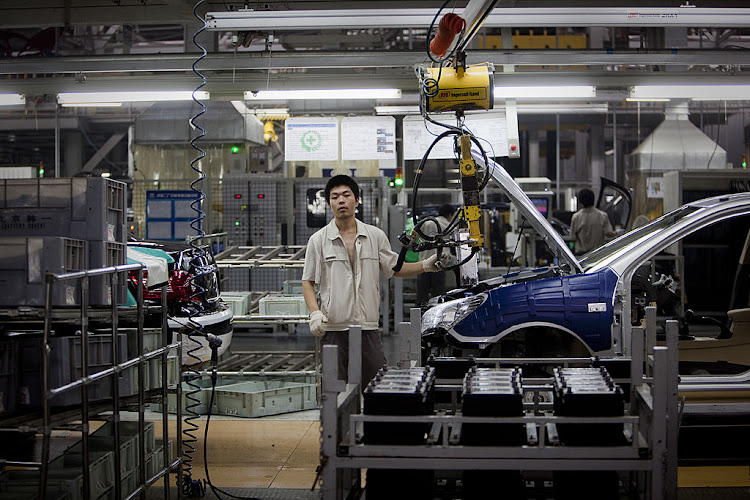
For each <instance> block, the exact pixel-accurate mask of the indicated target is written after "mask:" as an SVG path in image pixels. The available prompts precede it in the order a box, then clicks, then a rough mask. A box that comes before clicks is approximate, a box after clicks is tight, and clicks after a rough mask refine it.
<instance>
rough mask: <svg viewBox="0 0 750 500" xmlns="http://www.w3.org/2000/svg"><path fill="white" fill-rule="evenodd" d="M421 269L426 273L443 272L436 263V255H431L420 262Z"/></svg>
mask: <svg viewBox="0 0 750 500" xmlns="http://www.w3.org/2000/svg"><path fill="white" fill-rule="evenodd" d="M422 269H424V272H426V273H437V272H440V271H442V270H443V268H442V267H440V264H439V263H438V256H437V254H434V255H431V256H429V257H427V258H426V259H425V260H423V261H422Z"/></svg>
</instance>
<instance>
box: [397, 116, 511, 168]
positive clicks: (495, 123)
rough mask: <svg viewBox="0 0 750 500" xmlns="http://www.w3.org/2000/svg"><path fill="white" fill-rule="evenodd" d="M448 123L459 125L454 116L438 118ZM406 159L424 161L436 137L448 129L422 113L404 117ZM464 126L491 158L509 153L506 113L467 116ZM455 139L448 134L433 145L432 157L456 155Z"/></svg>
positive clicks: (440, 157) (441, 157) (452, 156)
mask: <svg viewBox="0 0 750 500" xmlns="http://www.w3.org/2000/svg"><path fill="white" fill-rule="evenodd" d="M437 121H439V122H441V123H445V124H446V125H453V126H455V125H456V119H455V118H454V117H448V116H446V117H443V118H440V119H439V120H437ZM403 125H404V159H405V160H421V159H422V156H424V154H425V151H427V148H429V147H430V144H432V141H434V140H435V138H436V137H437V136H438V135H440V134H442V133H443V132H445V131H446V130H448V129H447V128H445V127H440V126H439V125H434V124H432V123H430V122H428V121H426V120H424V118H422V117H421V116H405V117H404V124H403ZM464 128H466V129H468V130H469V131H470V132H471V133H472V134H474V136H475V137H476V138H477V139H478V141H479V143H480V144H481V145H482V148H484V150H485V152H486V153H487V156H488V157H499V156H500V157H501V156H508V124H507V121H506V119H505V113H504V112H487V113H482V114H471V115H466V120H465V121H464ZM454 157H455V154H454V153H453V138H452V137H446V138H445V139H443V140H441V141H440V142H439V143H437V144H436V145H435V147H434V148H432V151H431V152H430V158H431V159H449V158H454Z"/></svg>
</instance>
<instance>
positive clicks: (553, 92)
mask: <svg viewBox="0 0 750 500" xmlns="http://www.w3.org/2000/svg"><path fill="white" fill-rule="evenodd" d="M494 90H495V100H498V99H563V98H568V97H578V98H590V97H596V87H594V86H593V85H574V86H551V87H495V89H494Z"/></svg>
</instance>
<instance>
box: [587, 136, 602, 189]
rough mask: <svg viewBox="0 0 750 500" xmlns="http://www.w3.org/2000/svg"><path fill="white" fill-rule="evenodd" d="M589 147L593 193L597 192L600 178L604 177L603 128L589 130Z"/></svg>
mask: <svg viewBox="0 0 750 500" xmlns="http://www.w3.org/2000/svg"><path fill="white" fill-rule="evenodd" d="M589 137H590V140H589V145H590V148H591V153H590V157H591V175H590V178H591V180H590V183H591V186H592V188H593V189H594V192H595V193H597V192H599V186H600V184H601V177H603V176H604V127H592V128H591V129H589Z"/></svg>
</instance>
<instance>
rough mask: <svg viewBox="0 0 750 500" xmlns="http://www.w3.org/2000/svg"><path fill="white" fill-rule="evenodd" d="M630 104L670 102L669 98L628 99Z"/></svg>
mask: <svg viewBox="0 0 750 500" xmlns="http://www.w3.org/2000/svg"><path fill="white" fill-rule="evenodd" d="M625 100H626V101H628V102H669V98H668V97H626V98H625Z"/></svg>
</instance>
